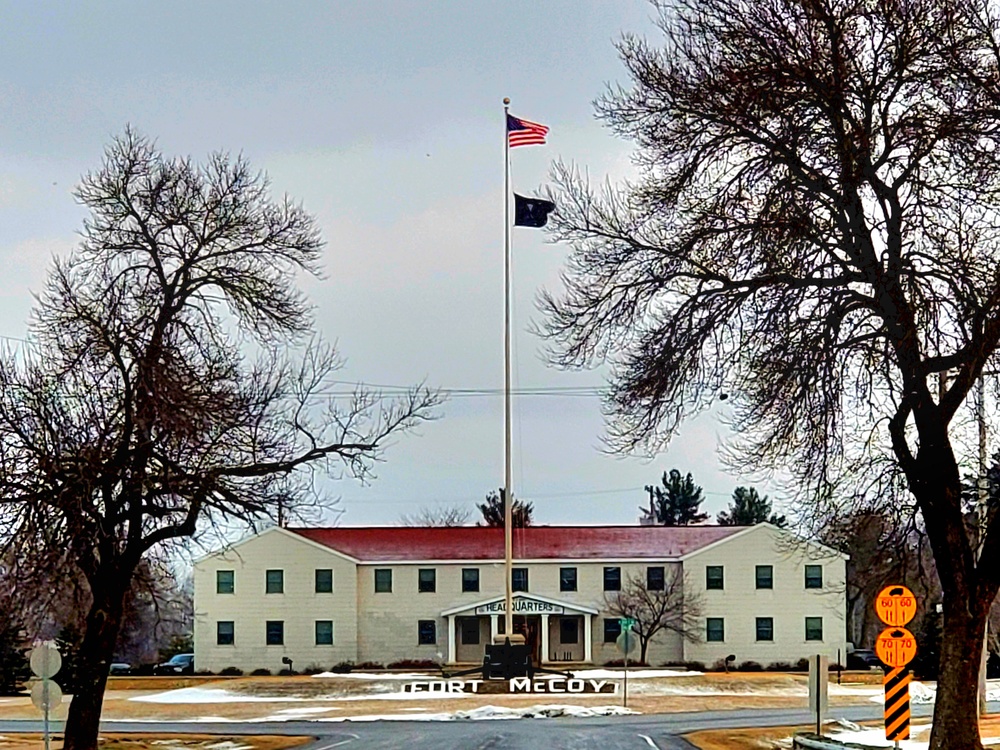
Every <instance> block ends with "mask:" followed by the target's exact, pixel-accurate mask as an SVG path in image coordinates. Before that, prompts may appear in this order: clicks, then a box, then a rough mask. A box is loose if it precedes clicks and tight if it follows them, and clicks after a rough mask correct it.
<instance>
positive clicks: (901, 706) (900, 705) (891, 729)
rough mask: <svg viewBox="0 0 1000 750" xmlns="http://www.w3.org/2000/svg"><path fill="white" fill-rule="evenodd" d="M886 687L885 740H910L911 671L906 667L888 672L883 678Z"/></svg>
mask: <svg viewBox="0 0 1000 750" xmlns="http://www.w3.org/2000/svg"><path fill="white" fill-rule="evenodd" d="M882 683H883V684H884V685H885V738H886V739H887V740H908V739H910V670H909V669H907V668H906V667H897V668H896V669H888V670H886V673H885V677H883V678H882Z"/></svg>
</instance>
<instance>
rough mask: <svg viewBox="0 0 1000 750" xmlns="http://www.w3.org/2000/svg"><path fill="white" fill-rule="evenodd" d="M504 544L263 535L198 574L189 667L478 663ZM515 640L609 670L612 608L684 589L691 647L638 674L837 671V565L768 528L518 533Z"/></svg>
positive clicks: (364, 535)
mask: <svg viewBox="0 0 1000 750" xmlns="http://www.w3.org/2000/svg"><path fill="white" fill-rule="evenodd" d="M503 549H504V543H503V530H502V529H495V528H484V527H451V528H413V527H368V528H350V527H340V528H277V527H276V528H271V529H268V530H267V531H264V532H262V533H260V534H257V535H255V536H252V537H250V538H247V539H244V540H243V541H241V542H239V543H237V544H234V545H232V546H231V547H228V548H226V549H224V550H221V551H219V552H217V553H214V554H211V555H208V556H206V557H204V558H202V559H200V560H199V561H198V562H197V563H196V564H195V573H194V575H195V579H194V580H195V627H194V643H195V646H194V648H195V663H196V665H197V668H198V669H207V670H211V671H218V670H221V669H223V668H225V667H229V666H235V667H239V668H241V669H243V670H250V669H255V668H259V667H262V668H266V669H270V670H272V671H276V670H278V669H281V667H282V657H288V658H290V659H292V660H293V662H294V664H295V666H296V668H297V669H302V668H305V667H308V666H317V667H322V668H329V667H330V666H332V665H334V664H337V663H339V662H345V661H351V662H354V663H361V662H379V663H382V664H389V663H391V662H394V661H398V660H404V659H414V660H426V659H429V660H433V661H436V662H438V663H448V664H459V663H479V662H481V661H482V657H483V651H484V645H485V644H486V643H489V642H490V641H491V640H492V636H493V634H495V633H500V632H502V628H503V622H504V617H503V615H504V580H503V571H504V561H503ZM514 559H515V561H514V572H513V590H514V592H515V593H514V603H513V606H514V615H515V617H514V626H515V628H516V629H517V630H518V631H520V632H523V633H524V634H525V636H526V639H527V642H528V644H529V645H530V646H531V648H532V649H533V651H534V654H535V659H536V661H537V662H538V663H564V662H577V663H594V664H602V663H604V662H606V661H609V660H613V659H620V658H621V654H620V653H619V652H618V651H617V649H616V646H615V640H616V639H617V637H618V635H619V633H620V629H619V622H618V618H617V616H615V615H614V614H612V613H611V612H609V611H608V602H609V600H610V599H611V598H613V597H614V596H615V595H616V593H617V591H618V590H620V589H621V588H622V586H625V585H627V584H628V582H629V581H630V580H634V579H638V580H640V581H642V582H643V585H645V586H647V587H649V588H650V589H652V590H656V589H657V588H662V587H663V586H664V585H665V584H666V582H669V581H671V580H673V577H674V576H675V575H680V576H681V580H683V584H684V587H685V590H684V597H685V599H686V600H688V601H691V602H698V622H699V626H698V628H697V631H698V632H697V638H696V640H685V639H682V638H681V637H680V636H678V635H676V634H674V633H665V634H663V635H662V636H661V637H659V638H657V639H655V640H654V642H653V643H652V644H651V646H650V650H649V653H648V655H647V661H648V662H649V663H650V664H662V663H664V662H690V661H699V662H703V663H705V664H707V665H711V664H712V663H714V662H716V661H718V660H720V659H724V658H725V657H726V656H728V655H734V656H735V657H736V660H737V662H743V661H748V660H752V661H756V662H759V663H760V664H762V665H763V666H767V665H768V664H770V663H772V662H790V663H794V662H795V661H797V660H798V659H800V658H803V657H807V656H809V655H811V654H817V653H821V654H826V655H827V656H828V657H830V661H831V663H834V662H835V661H836V659H837V658H838V656H839V657H840V658H841V659H843V658H844V654H845V653H846V643H845V622H844V613H845V560H846V557H845V556H844V555H842V554H841V553H838V552H836V551H834V550H832V549H830V548H828V547H824V546H822V545H819V544H816V543H813V542H809V541H805V540H802V539H798V538H797V537H795V536H793V535H792V534H790V533H789V532H787V531H784V530H782V529H778V528H775V527H774V526H771V525H769V524H760V525H757V526H750V527H739V526H683V527H663V526H533V527H529V528H525V529H515V530H514Z"/></svg>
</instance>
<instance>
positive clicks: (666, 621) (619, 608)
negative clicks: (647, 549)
mask: <svg viewBox="0 0 1000 750" xmlns="http://www.w3.org/2000/svg"><path fill="white" fill-rule="evenodd" d="M648 583H649V582H648V581H644V580H643V579H642V577H641V576H638V575H633V574H630V575H629V576H627V578H626V579H625V582H624V583H623V584H622V588H621V590H620V591H615V592H613V593H612V592H607V593H605V595H604V609H605V610H607V611H608V612H610V613H611V614H612V615H614V616H616V617H630V618H632V619H633V620H635V625H633V626H632V632H633V633H635V634H636V636H637V637H638V638H639V661H640V662H642V663H643V664H645V663H646V651H647V649H648V648H649V644H650V642H651V641H652V640H654V639H655V638H656V637H657V636H658V635H661V634H665V633H676V634H677V635H679V636H681V638H684V639H685V640H688V641H697V640H698V637H699V635H698V634H699V632H700V631H699V629H698V628H699V623H700V620H701V599H700V598H699V597H698V596H697V595H694V594H691V593H690V591H691V590H692V589H691V585H690V583H688V585H687V591H688V592H689V593H687V594H685V593H684V591H685V577H684V575H683V573H682V572H681V570H680V568H679V567H675V568H670V569H668V570H667V571H666V572H665V574H664V577H663V587H662V588H659V587H654V588H650V587H649V586H648Z"/></svg>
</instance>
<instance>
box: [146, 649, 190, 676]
mask: <svg viewBox="0 0 1000 750" xmlns="http://www.w3.org/2000/svg"><path fill="white" fill-rule="evenodd" d="M153 674H194V654H177V655H176V656H174V657H172V658H171V659H170V661H165V662H163V663H162V664H157V665H156V667H155V668H154V669H153Z"/></svg>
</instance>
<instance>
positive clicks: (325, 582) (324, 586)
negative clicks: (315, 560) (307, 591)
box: [316, 568, 333, 594]
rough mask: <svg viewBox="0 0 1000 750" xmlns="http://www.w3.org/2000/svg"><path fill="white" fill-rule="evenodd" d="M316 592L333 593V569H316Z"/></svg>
mask: <svg viewBox="0 0 1000 750" xmlns="http://www.w3.org/2000/svg"><path fill="white" fill-rule="evenodd" d="M316 593H317V594H332V593H333V571H332V570H330V569H329V568H317V569H316Z"/></svg>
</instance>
